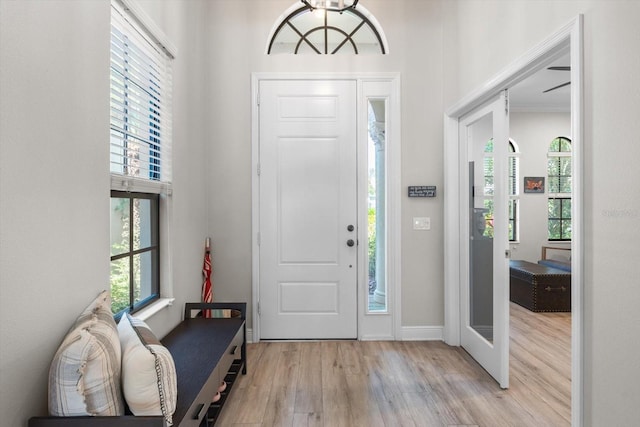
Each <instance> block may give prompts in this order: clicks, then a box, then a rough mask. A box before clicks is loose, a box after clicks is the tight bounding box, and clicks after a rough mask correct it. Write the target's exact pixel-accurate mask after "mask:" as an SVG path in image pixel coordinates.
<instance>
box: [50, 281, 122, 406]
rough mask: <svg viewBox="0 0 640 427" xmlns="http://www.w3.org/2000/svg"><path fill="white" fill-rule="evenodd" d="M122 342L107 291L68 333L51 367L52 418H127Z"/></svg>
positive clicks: (84, 312)
mask: <svg viewBox="0 0 640 427" xmlns="http://www.w3.org/2000/svg"><path fill="white" fill-rule="evenodd" d="M120 356H121V352H120V340H119V339H118V330H117V326H116V323H115V321H114V320H113V314H112V313H111V297H110V296H109V293H108V292H107V291H103V292H101V293H100V295H98V297H97V298H96V299H95V300H94V301H93V302H92V303H91V304H90V305H89V306H88V307H87V308H86V309H85V310H84V311H83V312H82V313H81V314H80V316H79V317H78V318H77V319H76V321H75V323H74V324H73V326H72V327H71V329H70V330H69V332H67V335H66V336H65V337H64V339H63V340H62V344H60V347H59V348H58V351H57V352H56V354H55V356H54V357H53V361H52V362H51V367H50V368H49V413H50V414H51V415H52V416H79V415H101V416H110V415H123V414H124V403H123V400H122V392H121V389H120Z"/></svg>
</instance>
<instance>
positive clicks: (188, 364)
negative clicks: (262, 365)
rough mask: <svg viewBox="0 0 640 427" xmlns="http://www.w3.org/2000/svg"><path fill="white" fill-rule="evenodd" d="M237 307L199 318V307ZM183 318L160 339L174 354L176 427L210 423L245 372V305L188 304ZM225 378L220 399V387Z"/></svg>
mask: <svg viewBox="0 0 640 427" xmlns="http://www.w3.org/2000/svg"><path fill="white" fill-rule="evenodd" d="M205 309H211V310H225V309H226V310H236V311H237V312H239V313H240V315H239V316H238V317H231V318H211V319H205V318H202V317H197V314H198V313H200V312H201V310H205ZM184 311H185V314H184V320H183V321H182V322H180V324H178V326H176V327H175V328H174V329H173V330H172V331H171V332H169V334H167V336H166V337H164V338H163V339H162V340H161V342H162V344H163V345H164V346H166V347H167V348H168V349H169V351H170V352H171V356H172V357H173V359H174V362H175V365H176V372H177V380H178V400H177V407H176V411H175V413H174V414H173V427H210V426H213V425H214V424H215V421H216V419H217V417H218V415H219V414H220V411H221V410H222V407H223V405H224V403H225V401H226V400H227V397H228V396H229V392H230V391H231V389H232V388H233V384H234V382H235V380H236V378H237V376H238V374H240V373H242V374H246V373H247V347H246V342H247V339H246V337H247V332H246V303H187V304H185V310H184ZM223 380H224V381H226V382H227V388H226V390H225V391H224V392H223V393H222V396H221V398H220V400H219V401H217V402H215V403H211V399H212V398H213V396H214V395H215V394H216V391H217V389H218V386H219V385H220V383H221V382H222V381H223ZM80 426H87V427H107V426H108V427H112V426H115V427H167V422H166V420H165V419H164V417H162V416H135V415H124V416H121V417H91V416H81V417H33V418H31V419H30V420H29V427H80Z"/></svg>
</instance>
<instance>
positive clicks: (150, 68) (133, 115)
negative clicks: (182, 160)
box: [110, 2, 172, 193]
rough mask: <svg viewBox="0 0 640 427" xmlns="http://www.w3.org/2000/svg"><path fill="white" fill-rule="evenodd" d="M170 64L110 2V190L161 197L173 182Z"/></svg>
mask: <svg viewBox="0 0 640 427" xmlns="http://www.w3.org/2000/svg"><path fill="white" fill-rule="evenodd" d="M171 59H172V58H171V55H170V54H168V53H167V52H166V51H165V50H164V49H163V48H162V46H161V45H160V43H159V42H158V41H157V40H155V39H154V38H153V36H152V35H151V34H149V32H147V31H146V30H145V29H144V28H143V27H142V26H141V25H139V23H138V22H137V21H136V19H135V18H134V17H133V16H132V15H130V14H129V13H127V12H126V11H125V9H124V8H123V7H122V6H121V5H120V4H119V3H118V2H112V11H111V132H110V157H111V174H112V190H126V191H134V190H135V191H144V192H151V193H160V192H162V191H163V189H165V188H166V187H167V185H168V184H169V183H170V182H171V86H172V81H171Z"/></svg>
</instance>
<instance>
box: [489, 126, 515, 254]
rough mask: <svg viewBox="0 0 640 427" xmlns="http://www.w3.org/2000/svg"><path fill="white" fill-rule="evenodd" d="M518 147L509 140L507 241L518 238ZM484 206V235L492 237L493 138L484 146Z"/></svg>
mask: <svg viewBox="0 0 640 427" xmlns="http://www.w3.org/2000/svg"><path fill="white" fill-rule="evenodd" d="M518 156H519V154H518V148H517V146H516V144H515V142H514V141H513V140H511V139H510V140H509V161H508V167H509V171H508V174H509V183H508V188H507V191H508V194H509V241H510V242H514V241H517V240H518V198H519V196H518V173H519V171H518V160H519V159H518ZM483 168H484V189H483V194H482V196H483V198H484V207H485V209H487V212H486V213H485V223H486V227H485V231H484V235H485V236H490V237H493V188H494V178H493V138H492V139H490V140H489V141H487V143H486V145H485V147H484V165H483Z"/></svg>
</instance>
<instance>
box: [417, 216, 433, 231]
mask: <svg viewBox="0 0 640 427" xmlns="http://www.w3.org/2000/svg"><path fill="white" fill-rule="evenodd" d="M413 229H414V230H431V218H429V217H424V216H421V217H414V218H413Z"/></svg>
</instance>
